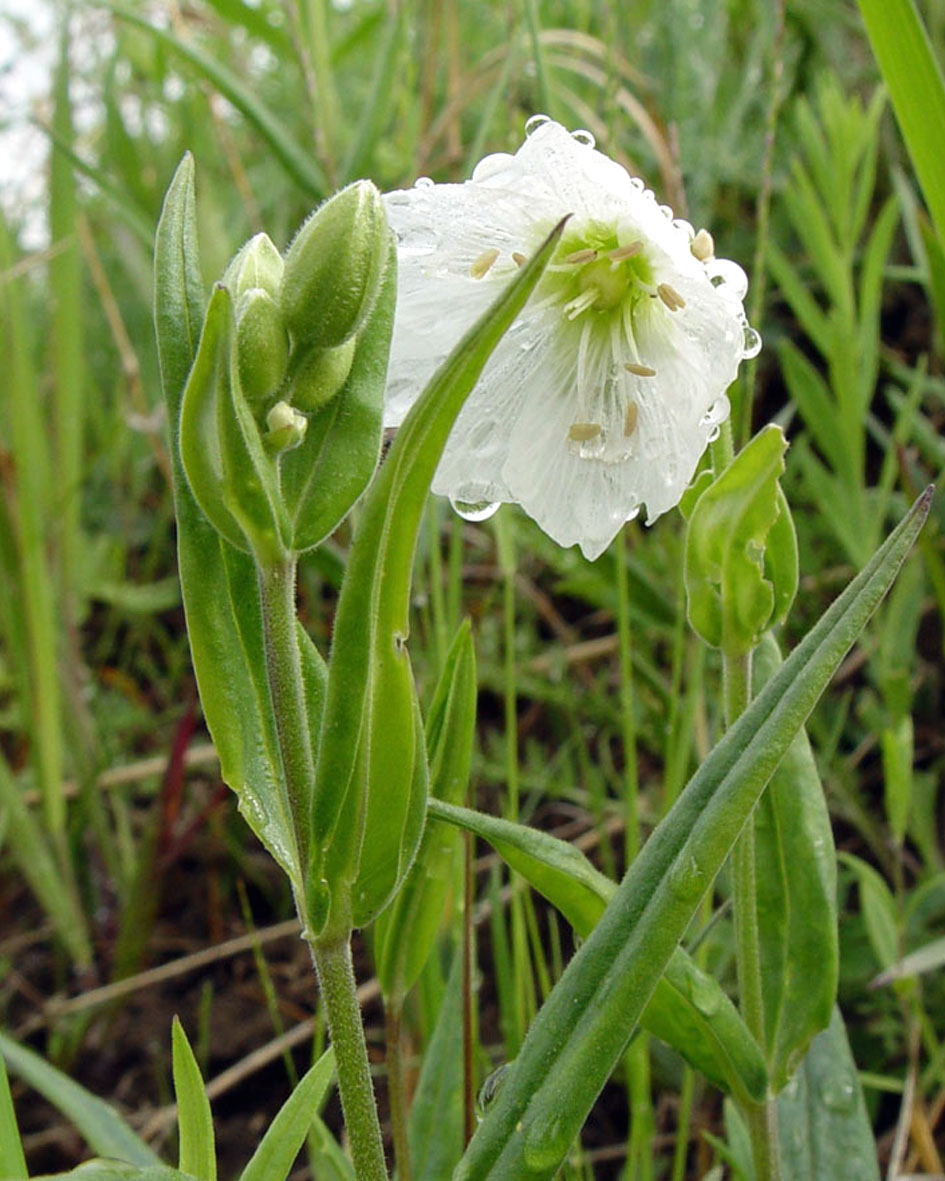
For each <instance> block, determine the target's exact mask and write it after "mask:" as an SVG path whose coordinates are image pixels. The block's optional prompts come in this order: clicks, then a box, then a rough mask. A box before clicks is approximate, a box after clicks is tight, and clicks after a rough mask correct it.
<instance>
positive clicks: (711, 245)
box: [689, 230, 715, 262]
mask: <svg viewBox="0 0 945 1181" xmlns="http://www.w3.org/2000/svg"><path fill="white" fill-rule="evenodd" d="M689 249H690V250H691V251H692V255H693V257H694V258H697V259H698V260H699V261H700V262H708V261H709V259H710V258H714V257H715V242H713V240H712V235H711V234H710V233H709V231H708V230H700V231H699V232H698V234H696V236H695V237H694V238H693V240H692V241H691V242H690V243H689Z"/></svg>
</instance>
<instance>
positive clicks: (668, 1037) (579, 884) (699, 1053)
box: [428, 799, 768, 1103]
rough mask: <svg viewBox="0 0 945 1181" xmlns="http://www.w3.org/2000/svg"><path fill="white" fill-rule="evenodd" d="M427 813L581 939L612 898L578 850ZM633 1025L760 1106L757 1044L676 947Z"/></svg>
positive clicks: (436, 804)
mask: <svg viewBox="0 0 945 1181" xmlns="http://www.w3.org/2000/svg"><path fill="white" fill-rule="evenodd" d="M428 812H429V814H430V815H431V816H434V817H436V818H437V819H440V820H446V821H449V822H450V823H452V824H457V825H460V826H461V827H463V828H467V829H469V831H470V832H474V833H476V834H477V835H478V836H481V837H482V838H483V839H484V840H487V841H488V842H489V843H490V844H491V845H492V847H493V848H494V849H495V850H496V852H497V853H498V854H499V856H500V857H502V858H503V860H505V861H506V862H507V863H508V864H509V865H510V866H511V867H512V868H513V869H514V870H516V872H518V873H520V874H521V875H522V877H524V878H525V880H526V881H527V882H529V883H530V884H531V885H532V886H534V888H535V889H536V890H538V891H539V892H540V893H542V894H544V896H545V897H546V898H547V899H548V900H549V901H550V902H552V903H553V904H554V905H555V906H556V907H557V908H558V909H559V910H560V911H561V913H562V914H563V915H564V916H565V918H566V919H567V920H568V921H569V922H570V923H571V925H572V927H573V928H574V931H575V933H576V934H577V935H579V936H580V937H581V938H582V939H585V938H587V936H588V935H589V934H590V933H591V931H592V930H593V928H594V924H595V923H596V922H597V921H598V919H599V918H600V917H601V915H602V914H603V913H604V908H605V906H606V905H607V903H608V902H609V901H610V900H611V898H612V897H613V896H614V894H615V893H616V890H617V887H616V885H615V884H614V883H613V882H612V881H611V880H610V879H609V878H607V877H604V875H603V874H602V873H599V872H598V871H597V870H596V869H595V868H594V866H593V865H591V863H590V862H589V861H588V860H587V858H586V857H585V856H584V854H583V853H581V852H580V850H578V849H575V848H574V846H573V845H569V844H567V842H565V841H559V840H558V839H557V838H556V837H553V836H551V835H550V834H548V833H544V832H539V831H537V830H536V829H532V828H528V827H526V826H525V825H523V824H513V823H512V822H511V821H508V820H501V819H499V818H498V817H495V816H486V815H485V814H483V813H482V812H473V811H470V810H469V809H468V808H457V807H450V806H449V805H448V804H444V803H442V802H441V801H440V800H435V799H431V800H430V802H429V805H428ZM433 827H434V828H436V827H437V826H436V825H434V826H433ZM640 1024H641V1025H642V1026H643V1027H644V1029H647V1030H649V1031H650V1033H653V1034H655V1035H656V1036H657V1037H659V1038H662V1040H663V1041H665V1042H666V1043H667V1044H668V1045H671V1046H673V1048H674V1049H676V1050H677V1051H678V1052H679V1053H680V1054H682V1055H683V1057H684V1058H686V1060H687V1061H688V1062H690V1063H691V1064H692V1065H693V1066H695V1067H696V1069H697V1070H700V1071H702V1073H703V1074H704V1075H705V1076H706V1078H707V1079H709V1080H710V1081H711V1082H713V1083H715V1085H716V1086H717V1087H719V1088H720V1089H721V1090H723V1091H729V1092H731V1093H732V1094H734V1095H735V1096H736V1097H737V1098H739V1099H741V1100H744V1099H745V1098H749V1099H751V1100H753V1101H754V1102H756V1103H759V1102H762V1101H763V1099H764V1096H765V1092H766V1090H767V1085H768V1078H767V1074H766V1072H765V1064H764V1059H763V1058H762V1056H761V1050H760V1049H759V1047H758V1044H757V1042H756V1041H755V1039H754V1038H753V1037H752V1036H751V1034H750V1033H749V1032H748V1029H747V1028H746V1026H745V1023H744V1021H743V1020H742V1018H741V1016H740V1015H739V1013H738V1010H737V1009H736V1008H735V1006H734V1005H733V1004H732V1002H731V1001H730V1000H729V998H728V997H727V996H726V994H725V993H724V992H723V990H722V988H721V987H720V985H719V984H718V982H717V981H716V980H714V979H713V978H712V977H711V976H709V975H707V974H706V973H705V972H703V971H702V970H701V968H699V967H698V965H697V964H696V963H695V962H694V961H693V959H692V958H691V957H690V956H689V955H687V953H686V952H685V951H683V949H682V948H677V949H676V950H675V952H674V953H673V955H672V956H671V958H670V960H669V963H668V964H667V965H666V971H665V973H664V975H663V976H661V977H660V979H659V981H658V983H657V985H656V987H655V988H654V990H653V995H652V996H651V997H650V999H649V1001H648V1002H647V1005H646V1008H645V1009H644V1010H643V1014H642V1016H641V1017H640Z"/></svg>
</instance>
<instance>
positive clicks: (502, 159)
mask: <svg viewBox="0 0 945 1181" xmlns="http://www.w3.org/2000/svg"><path fill="white" fill-rule="evenodd" d="M511 159H512V157H511V156H510V155H509V154H508V152H493V153H492V154H491V155H490V156H483V158H482V159H481V160H480V161H479V163H478V164H477V165H476V167H475V168H474V169H473V174H472V178H473V180H476V181H484V180H488V179H489V177H490V176H495V175H496V174H497V173H499V172H504V171H505V169H506V168H508V166H509V161H510V160H511Z"/></svg>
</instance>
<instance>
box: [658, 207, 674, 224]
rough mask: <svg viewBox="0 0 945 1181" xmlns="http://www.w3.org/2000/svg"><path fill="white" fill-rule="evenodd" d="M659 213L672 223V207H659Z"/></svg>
mask: <svg viewBox="0 0 945 1181" xmlns="http://www.w3.org/2000/svg"><path fill="white" fill-rule="evenodd" d="M659 211H660V213H662V215H663V216H664V217H665V218H667V219H668V220H669V221H672V220H673V207H672V205H660V206H659Z"/></svg>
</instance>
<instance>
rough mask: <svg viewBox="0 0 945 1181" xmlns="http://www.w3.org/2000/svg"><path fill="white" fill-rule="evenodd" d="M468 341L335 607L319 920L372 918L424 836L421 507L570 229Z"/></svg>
mask: <svg viewBox="0 0 945 1181" xmlns="http://www.w3.org/2000/svg"><path fill="white" fill-rule="evenodd" d="M561 228H562V227H561V226H559V227H557V228H556V229H555V231H554V232H553V233H552V234H551V235H550V236H549V238H548V239H547V241H546V242H545V243H544V245H543V246H542V247H541V249H540V250H539V251H538V253H537V254H536V255H535V256H534V258H533V259H531V260H530V261H529V262H528V263H526V265H525V266H523V267H522V268H521V270H520V271H519V273H518V274H517V276H516V277H515V279H514V280H513V281H512V282H511V283H510V284H509V286H508V287H507V288H506V289H505V291H503V293H502V294H501V295H500V296H499V297H498V299H496V301H495V302H494V303H493V304H492V305H491V307H490V308H489V309H488V310H487V311H486V312H485V313H484V315H483V316H482V317H481V318H480V320H478V321H477V323H476V324H475V325H474V326H473V327H472V328H471V329H470V331H469V332H468V333H467V334H466V335H465V336H464V337H463V339H462V340H461V341H460V342H459V344H458V345H457V346H456V348H455V349H454V350H453V352H452V354H451V355H450V356H449V357H448V358H447V360H446V361H445V362H444V364H443V365H442V366H441V368H440V369H439V370H438V371H437V373H436V374H435V375H434V377H433V379H432V381H431V382H430V384H429V385H428V386H427V388H426V390H425V391H424V393H423V394H422V395H421V396H420V398H419V399H418V400H417V402H416V403H415V404H414V406H413V408H412V410H411V411H410V413H409V414H408V415H407V418H406V419H405V420H404V423H403V425H402V426H401V428H400V430H399V432H398V435H397V439H396V440H395V442H394V445H393V447H392V448H391V450H390V454H389V455H388V457H387V461H386V463H384V465H383V466H382V468H381V470H380V472H379V473H378V476H377V478H376V479H375V480H374V482H373V484H372V485H371V488H370V490H369V492H368V494H367V497H366V498H365V502H364V507H363V509H362V512H361V520H360V523H359V527H358V532H357V535H356V537H355V539H354V543H353V545H352V547H351V553H350V556H349V558H348V569H347V573H346V577H345V582H344V586H343V587H342V591H341V596H340V598H339V601H338V611H337V614H336V616H335V629H334V640H333V644H332V653H331V663H330V665H329V672H328V688H327V692H326V697H325V714H324V718H323V722H322V730H321V735H320V739H319V750H318V762H317V765H316V772H315V796H314V806H313V815H312V840H311V849H312V864H311V865H310V866H309V869H308V872H309V877H308V882H307V890H306V900H307V905H308V907H309V909H308V913H307V916H306V919H307V922H308V924H309V926H310V928H311V930H312V932H313V934H316V933H318V932H319V931H322V930H323V929H324V928H325V925H326V923H328V921H329V913H328V912H329V908H331V909H332V910H334V912H335V913H334V919H335V922H336V923H337V924H339V925H340V926H347V925H348V924H349V923H351V922H353V923H354V925H355V926H363V925H364V924H366V923H367V922H369V921H370V920H371V919H372V918H373V917H374V916H375V915H376V914H377V913H378V911H380V910H381V909H382V908H383V906H384V905H386V903H387V901H388V900H389V898H390V896H391V894H392V893H393V891H394V890H395V889H396V887H397V885H398V884H399V882H400V880H401V879H402V877H403V875H404V873H405V872H406V870H407V868H408V867H409V865H410V862H411V860H412V859H413V856H414V854H415V852H416V848H417V844H418V843H419V840H420V833H421V829H422V826H423V821H424V816H425V797H426V777H427V772H426V759H425V754H424V749H423V735H422V726H421V722H420V711H419V707H418V705H417V701H416V692H415V689H414V685H413V674H412V671H411V668H410V661H409V658H408V656H407V649H406V644H407V637H408V636H409V634H410V623H409V598H410V579H411V570H412V565H413V554H414V548H415V546H416V539H417V532H418V529H419V524H420V514H421V511H422V508H423V503H424V500H425V498H426V494H427V490H428V488H429V486H430V481H431V479H432V478H433V472H434V470H435V469H436V465H437V462H438V461H439V457H440V454H441V452H442V450H443V447H444V446H445V445H446V439H447V436H448V435H449V432H450V429H451V428H452V425H453V422H454V420H455V418H456V415H457V414H458V413H459V411H460V408H461V407H462V405H463V402H464V401H465V399H466V397H467V395H468V394H469V391H470V390H471V389H472V387H473V385H474V384H475V382H476V379H477V378H478V377H479V374H480V373H481V371H482V368H483V366H484V365H485V363H486V361H487V360H488V358H489V356H490V354H491V352H492V350H493V349H494V348H495V346H496V344H497V343H498V342H499V339H500V337H501V336H502V333H503V332H504V331H505V330H506V329H507V328H508V327H509V326H510V325H511V323H512V322H513V320H514V319H515V317H516V316H517V315H518V313H519V312H520V311H521V309H522V307H523V305H524V303H525V301H526V299H527V298H528V296H529V295H530V294H531V292H532V290H533V288H534V286H535V285H536V283H537V282H538V280H539V278H540V277H541V274H542V273H543V271H544V267H545V265H546V263H547V261H548V259H549V258H550V256H551V253H552V251H553V250H554V247H555V244H556V243H557V241H558V238H559V237H560V233H561Z"/></svg>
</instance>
